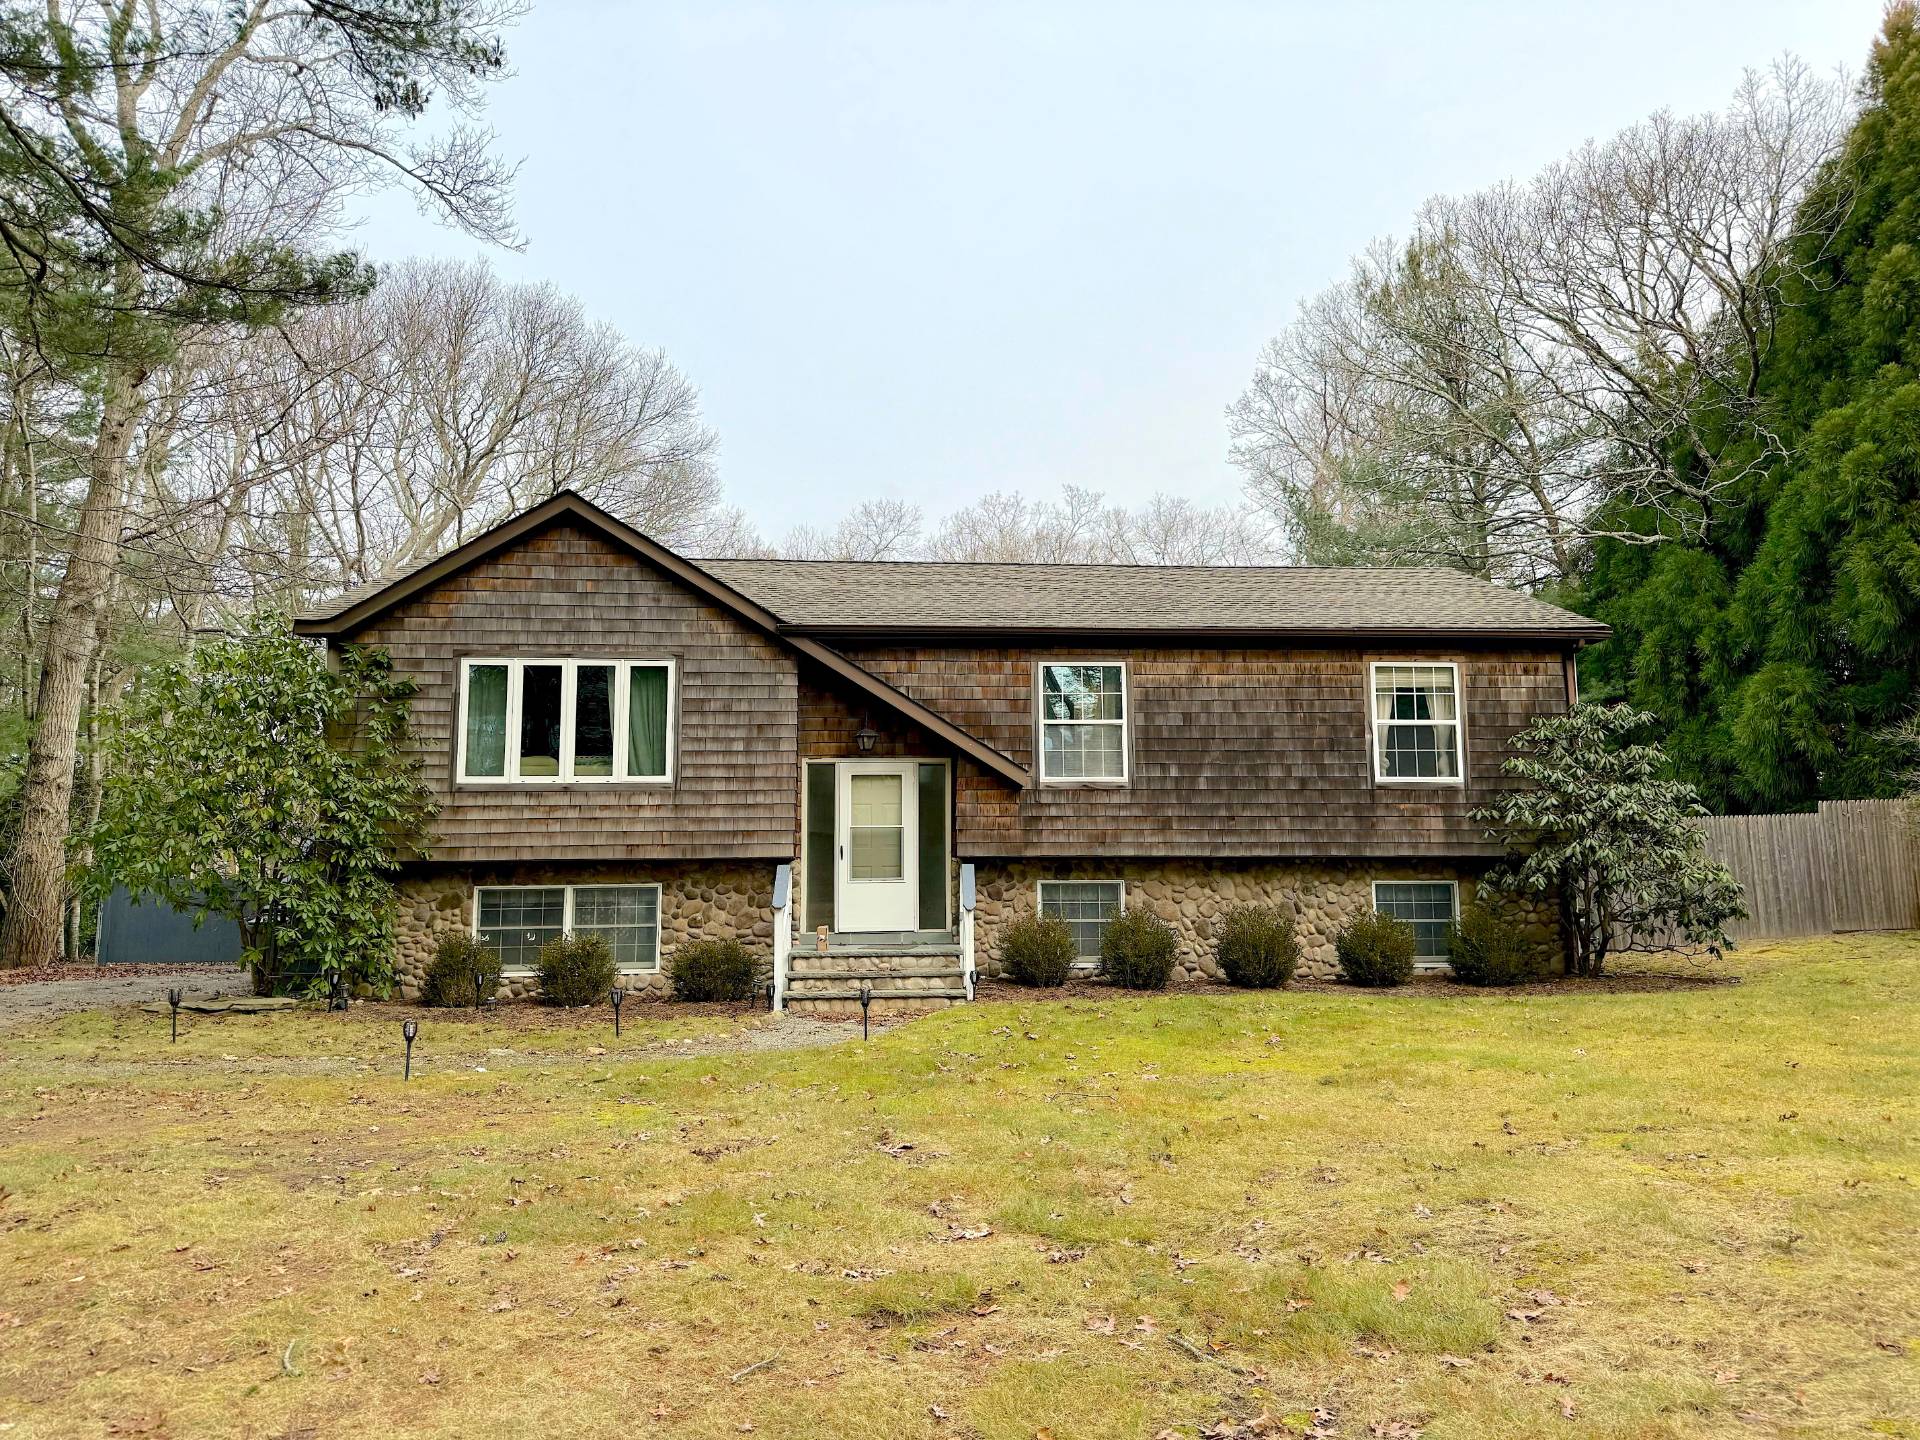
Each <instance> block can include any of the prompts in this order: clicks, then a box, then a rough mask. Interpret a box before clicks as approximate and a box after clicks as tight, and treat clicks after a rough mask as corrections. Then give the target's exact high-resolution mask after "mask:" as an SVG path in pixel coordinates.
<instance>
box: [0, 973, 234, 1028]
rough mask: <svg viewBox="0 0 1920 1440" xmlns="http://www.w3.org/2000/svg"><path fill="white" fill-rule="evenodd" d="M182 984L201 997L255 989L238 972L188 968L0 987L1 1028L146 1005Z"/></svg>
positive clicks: (164, 996) (232, 993)
mask: <svg viewBox="0 0 1920 1440" xmlns="http://www.w3.org/2000/svg"><path fill="white" fill-rule="evenodd" d="M175 985H178V986H180V987H181V988H183V989H185V990H189V991H191V992H193V993H194V994H196V995H244V994H247V993H249V992H250V991H251V990H252V988H253V986H252V982H251V981H250V980H249V979H248V978H247V976H246V975H245V974H244V973H243V972H241V971H240V970H237V969H232V968H227V967H222V968H221V969H218V970H195V969H191V968H189V969H186V970H183V971H182V973H180V974H177V975H134V976H127V977H124V978H123V977H119V976H115V977H113V978H110V979H102V980H39V981H33V982H30V983H28V984H24V985H0V1029H5V1028H6V1027H7V1026H10V1025H28V1024H32V1023H33V1022H34V1021H37V1020H52V1019H55V1018H57V1017H59V1016H61V1015H71V1014H73V1013H74V1012H75V1011H79V1010H100V1009H105V1008H107V1007H109V1006H114V1005H144V1004H147V1003H148V1002H149V1001H154V1000H161V1001H164V1000H165V999H166V998H167V991H168V990H169V989H170V988H171V987H173V986H175Z"/></svg>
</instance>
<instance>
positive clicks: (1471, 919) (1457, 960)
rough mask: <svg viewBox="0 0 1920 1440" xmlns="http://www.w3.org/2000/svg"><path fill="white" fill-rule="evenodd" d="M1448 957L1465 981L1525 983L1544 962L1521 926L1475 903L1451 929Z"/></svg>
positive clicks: (1455, 973)
mask: <svg viewBox="0 0 1920 1440" xmlns="http://www.w3.org/2000/svg"><path fill="white" fill-rule="evenodd" d="M1447 959H1448V961H1449V962H1450V963H1451V964H1452V966H1453V978H1454V979H1455V980H1458V981H1459V982H1460V983H1461V984H1462V985H1523V984H1525V983H1526V982H1527V981H1529V980H1537V979H1539V978H1540V972H1541V965H1540V962H1539V960H1538V958H1537V957H1536V956H1535V955H1534V953H1533V947H1532V946H1531V945H1529V944H1528V943H1527V940H1526V937H1525V936H1524V935H1522V934H1521V933H1520V927H1519V926H1518V925H1515V924H1514V923H1513V922H1512V921H1510V920H1503V919H1501V918H1500V917H1499V916H1498V915H1495V914H1494V913H1493V912H1492V911H1490V910H1483V909H1481V908H1480V907H1479V906H1477V905H1476V906H1473V907H1472V908H1470V909H1469V910H1468V911H1467V913H1466V914H1464V915H1462V916H1461V917H1460V919H1459V922H1458V923H1457V924H1455V925H1454V926H1453V927H1452V928H1451V929H1450V930H1448V931H1447Z"/></svg>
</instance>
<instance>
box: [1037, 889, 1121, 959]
mask: <svg viewBox="0 0 1920 1440" xmlns="http://www.w3.org/2000/svg"><path fill="white" fill-rule="evenodd" d="M1126 903H1127V889H1126V886H1125V885H1124V884H1123V883H1122V882H1121V881H1118V880H1042V881H1041V882H1040V913H1041V914H1042V915H1045V916H1050V917H1052V918H1053V919H1056V920H1064V921H1066V922H1067V928H1068V929H1069V930H1071V931H1073V943H1074V949H1075V951H1076V952H1077V953H1078V954H1079V956H1080V958H1081V959H1082V960H1098V959H1099V958H1100V942H1101V940H1103V939H1104V938H1105V937H1106V933H1107V922H1108V921H1109V920H1111V919H1113V917H1114V916H1116V915H1118V914H1119V913H1120V912H1121V911H1122V910H1124V909H1125V908H1126Z"/></svg>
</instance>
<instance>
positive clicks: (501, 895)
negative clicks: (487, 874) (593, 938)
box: [473, 885, 660, 972]
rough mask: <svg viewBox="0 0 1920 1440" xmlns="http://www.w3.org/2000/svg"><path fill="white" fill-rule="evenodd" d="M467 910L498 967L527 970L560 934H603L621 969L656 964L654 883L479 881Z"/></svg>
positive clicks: (656, 899) (657, 917) (657, 898)
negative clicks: (535, 883) (503, 883)
mask: <svg viewBox="0 0 1920 1440" xmlns="http://www.w3.org/2000/svg"><path fill="white" fill-rule="evenodd" d="M473 909H474V917H473V918H474V924H473V930H474V934H475V935H477V936H478V937H479V939H480V941H481V943H482V944H484V945H486V946H488V947H489V948H490V949H492V950H493V951H494V952H495V953H497V954H498V955H499V956H500V968H501V969H502V970H507V971H516V972H517V971H526V970H531V969H533V968H534V965H535V963H536V962H537V961H538V960H539V958H540V947H541V946H542V945H545V944H546V943H547V942H548V941H549V940H557V939H559V938H560V937H561V936H562V935H602V936H605V937H606V941H607V945H608V946H609V948H611V949H612V951H613V958H614V960H615V962H616V963H617V964H618V965H619V966H620V968H621V969H622V970H658V969H659V968H660V887H659V886H658V885H483V886H481V887H479V888H478V889H476V890H475V892H474V906H473Z"/></svg>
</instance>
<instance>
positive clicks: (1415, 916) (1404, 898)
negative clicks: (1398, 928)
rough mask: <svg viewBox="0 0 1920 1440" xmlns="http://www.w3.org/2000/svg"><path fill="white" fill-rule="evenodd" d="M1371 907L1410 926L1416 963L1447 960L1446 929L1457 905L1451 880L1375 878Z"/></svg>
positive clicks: (1458, 892)
mask: <svg viewBox="0 0 1920 1440" xmlns="http://www.w3.org/2000/svg"><path fill="white" fill-rule="evenodd" d="M1373 908H1374V909H1375V910H1377V911H1378V912H1379V913H1380V914H1382V915H1391V916H1392V917H1393V918H1394V919H1395V920H1404V921H1406V923H1407V924H1409V925H1411V926H1412V927H1413V958H1414V960H1415V961H1416V962H1417V963H1419V964H1421V965H1444V964H1446V963H1447V931H1448V929H1449V928H1451V926H1452V925H1453V922H1454V918H1455V916H1456V915H1458V913H1459V909H1460V887H1459V886H1458V885H1456V884H1455V883H1454V882H1453V881H1451V880H1376V881H1374V882H1373Z"/></svg>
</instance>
